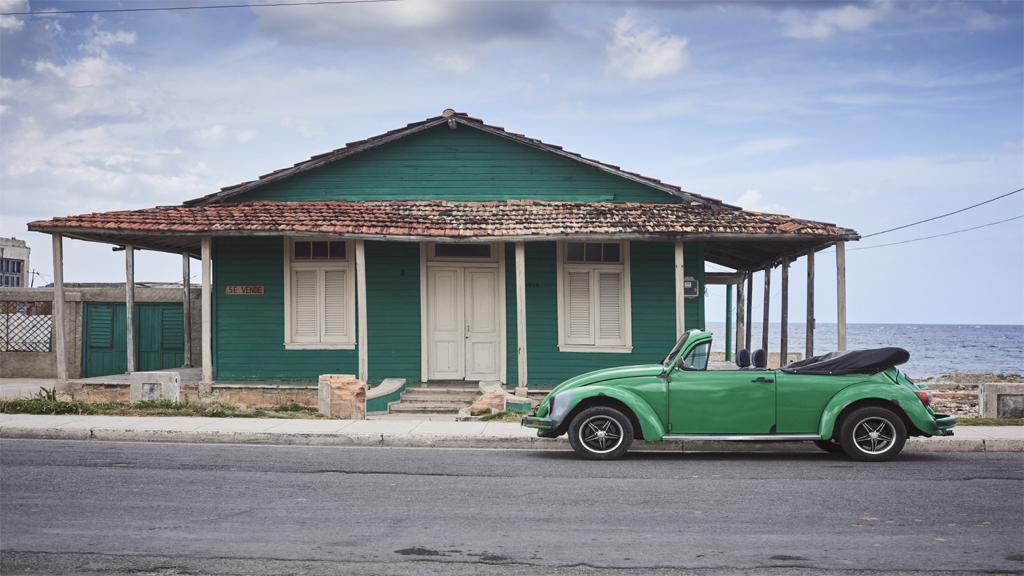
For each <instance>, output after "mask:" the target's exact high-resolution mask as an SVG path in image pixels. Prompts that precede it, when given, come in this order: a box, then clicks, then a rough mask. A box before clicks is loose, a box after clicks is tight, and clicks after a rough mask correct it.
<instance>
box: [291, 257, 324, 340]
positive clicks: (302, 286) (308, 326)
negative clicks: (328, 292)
mask: <svg viewBox="0 0 1024 576" xmlns="http://www.w3.org/2000/svg"><path fill="white" fill-rule="evenodd" d="M316 277H317V271H316V270H295V271H293V272H292V341H293V342H318V341H319V340H320V331H319V330H317V323H316V318H317V313H316V309H317V305H316V300H317V298H316V293H317V289H316V288H317V286H316V285H317V281H316V280H317V279H316Z"/></svg>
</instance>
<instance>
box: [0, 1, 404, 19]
mask: <svg viewBox="0 0 1024 576" xmlns="http://www.w3.org/2000/svg"><path fill="white" fill-rule="evenodd" d="M398 1H399V0H317V1H314V2H278V3H274V4H222V5H217V6H167V7H161V8H111V9H108V10H44V11H42V12H0V16H48V15H50V14H104V13H109V12H169V11H172V10H217V9H222V8H270V7H277V6H317V5H322V4H373V3H377V2H398Z"/></svg>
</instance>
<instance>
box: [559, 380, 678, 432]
mask: <svg viewBox="0 0 1024 576" xmlns="http://www.w3.org/2000/svg"><path fill="white" fill-rule="evenodd" d="M561 394H570V395H571V400H570V402H569V406H568V410H566V414H569V413H571V412H572V411H573V410H575V409H576V407H577V406H579V405H580V403H582V402H584V401H586V400H588V399H590V398H600V397H602V396H603V397H606V398H612V399H614V400H618V401H619V402H622V403H623V404H625V405H626V407H627V408H629V409H630V410H632V411H633V414H634V415H635V416H636V419H637V421H638V422H639V423H640V431H641V432H642V433H643V436H644V440H651V441H654V440H661V439H662V437H664V436H665V426H664V425H662V423H661V420H659V419H658V416H657V414H655V412H654V409H653V408H651V407H650V405H648V404H647V402H645V401H644V400H643V399H642V398H640V397H639V396H637V395H636V394H634V393H632V392H630V391H629V390H623V389H622V388H616V387H614V386H601V385H600V384H594V385H590V386H584V387H582V388H573V389H571V390H566V391H564V392H562V393H561ZM559 424H560V423H559Z"/></svg>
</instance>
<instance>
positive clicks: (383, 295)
mask: <svg viewBox="0 0 1024 576" xmlns="http://www.w3.org/2000/svg"><path fill="white" fill-rule="evenodd" d="M366 316H367V320H368V321H367V326H366V335H367V338H368V342H367V343H368V345H369V351H368V354H367V355H368V359H369V363H370V381H372V382H376V381H380V380H383V379H385V378H405V379H406V380H408V381H409V382H418V381H419V380H420V368H421V346H420V247H419V244H415V243H411V242H371V241H367V242H366Z"/></svg>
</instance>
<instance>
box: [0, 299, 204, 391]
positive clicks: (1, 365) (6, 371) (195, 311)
mask: <svg viewBox="0 0 1024 576" xmlns="http://www.w3.org/2000/svg"><path fill="white" fill-rule="evenodd" d="M200 292H201V291H200V287H199V286H195V285H193V286H192V292H191V299H192V314H191V316H192V365H193V366H200V365H202V340H201V338H202V310H201V306H202V301H201V293H200ZM182 296H183V290H182V287H181V286H180V285H179V286H176V287H175V286H168V287H159V288H155V287H148V286H142V285H139V284H136V285H135V301H136V302H138V303H142V302H178V303H181V301H182ZM125 299H126V296H125V289H124V287H123V286H121V287H108V288H68V287H66V288H65V290H64V302H65V314H66V315H67V317H66V318H65V325H64V336H65V338H66V341H67V363H68V378H80V377H81V376H82V329H83V323H82V316H83V314H82V313H83V310H84V308H85V306H84V305H83V303H84V302H120V303H123V302H124V301H125ZM0 301H7V302H52V301H53V288H52V287H51V288H2V289H0ZM0 377H2V378H56V377H57V355H56V353H55V352H0Z"/></svg>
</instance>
